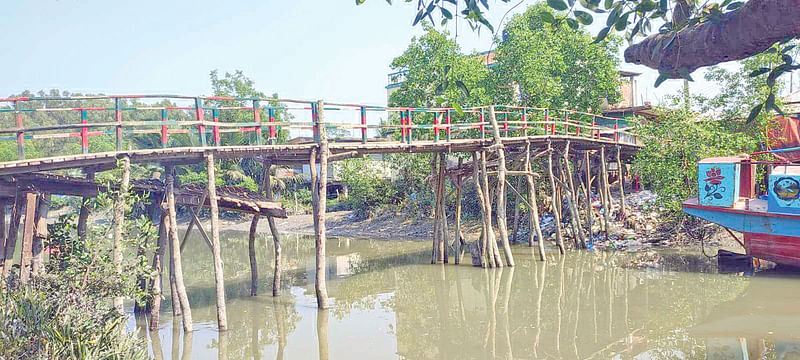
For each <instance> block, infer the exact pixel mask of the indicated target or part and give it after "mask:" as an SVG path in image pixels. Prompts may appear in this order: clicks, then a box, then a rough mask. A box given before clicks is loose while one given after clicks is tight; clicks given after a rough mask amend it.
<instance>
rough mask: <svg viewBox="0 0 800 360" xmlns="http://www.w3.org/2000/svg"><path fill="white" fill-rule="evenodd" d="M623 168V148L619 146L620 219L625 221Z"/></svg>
mask: <svg viewBox="0 0 800 360" xmlns="http://www.w3.org/2000/svg"><path fill="white" fill-rule="evenodd" d="M623 169H624V168H623V167H622V148H621V147H620V146H619V145H617V174H618V176H617V178H618V179H619V211H620V215H621V216H620V218H622V219H624V218H625V215H627V211H626V210H625V173H624V171H623Z"/></svg>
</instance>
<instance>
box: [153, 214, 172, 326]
mask: <svg viewBox="0 0 800 360" xmlns="http://www.w3.org/2000/svg"><path fill="white" fill-rule="evenodd" d="M159 206H161V209H162V210H161V221H160V223H159V225H158V243H157V245H156V250H155V252H154V253H153V270H154V271H155V273H156V276H155V277H153V283H152V286H151V288H152V294H153V302H152V304H151V307H150V330H151V331H153V330H158V322H159V320H160V317H161V289H162V284H163V281H162V280H161V278H162V276H161V273H162V272H163V271H162V269H161V268H162V259H163V257H164V247H165V246H166V245H167V223H168V222H169V216H168V214H167V211H164V208H163V204H159ZM174 300H175V298H173V302H174Z"/></svg>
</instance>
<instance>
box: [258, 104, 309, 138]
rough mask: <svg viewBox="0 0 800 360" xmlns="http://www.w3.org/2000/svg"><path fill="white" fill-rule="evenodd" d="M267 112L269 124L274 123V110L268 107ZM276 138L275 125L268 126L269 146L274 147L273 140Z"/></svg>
mask: <svg viewBox="0 0 800 360" xmlns="http://www.w3.org/2000/svg"><path fill="white" fill-rule="evenodd" d="M267 112H268V115H269V122H270V123H275V108H274V107H272V106H270V107H269V109H267ZM313 116H315V115H313ZM277 138H278V136H277V135H276V131H275V125H270V126H269V144H270V145H274V144H275V140H277Z"/></svg>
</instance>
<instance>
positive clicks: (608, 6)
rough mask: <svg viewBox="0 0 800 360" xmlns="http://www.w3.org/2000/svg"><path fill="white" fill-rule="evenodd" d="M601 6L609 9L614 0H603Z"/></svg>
mask: <svg viewBox="0 0 800 360" xmlns="http://www.w3.org/2000/svg"><path fill="white" fill-rule="evenodd" d="M603 6H604V7H605V8H606V10H608V9H611V7H612V6H614V0H605V1H604V2H603Z"/></svg>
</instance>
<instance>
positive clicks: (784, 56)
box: [781, 54, 792, 64]
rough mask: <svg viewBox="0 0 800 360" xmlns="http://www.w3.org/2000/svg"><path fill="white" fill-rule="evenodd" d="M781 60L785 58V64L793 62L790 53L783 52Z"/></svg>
mask: <svg viewBox="0 0 800 360" xmlns="http://www.w3.org/2000/svg"><path fill="white" fill-rule="evenodd" d="M781 60H783V63H784V64H791V63H792V57H791V56H789V55H788V54H783V55H782V56H781Z"/></svg>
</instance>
